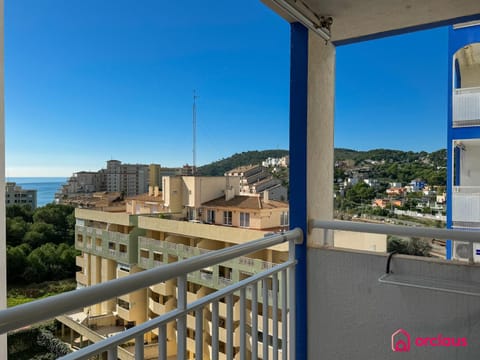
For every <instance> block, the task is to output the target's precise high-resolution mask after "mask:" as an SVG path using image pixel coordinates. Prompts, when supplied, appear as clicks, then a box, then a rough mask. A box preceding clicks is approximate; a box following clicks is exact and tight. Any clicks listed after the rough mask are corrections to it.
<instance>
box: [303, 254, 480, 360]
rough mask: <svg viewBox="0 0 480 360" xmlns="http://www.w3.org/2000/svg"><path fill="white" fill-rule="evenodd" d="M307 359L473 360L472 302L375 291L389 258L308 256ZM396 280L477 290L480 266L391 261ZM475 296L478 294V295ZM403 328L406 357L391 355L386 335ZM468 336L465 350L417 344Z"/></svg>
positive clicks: (479, 328)
mask: <svg viewBox="0 0 480 360" xmlns="http://www.w3.org/2000/svg"><path fill="white" fill-rule="evenodd" d="M307 256H308V274H309V276H308V294H309V295H308V296H309V298H308V314H307V316H308V326H309V331H308V344H309V345H308V355H309V359H323V360H330V359H332V360H333V359H335V360H336V359H400V358H401V359H425V360H428V359H435V360H437V359H478V356H479V354H480V342H479V341H478V339H479V338H480V317H479V314H480V301H479V298H478V297H474V296H465V295H457V294H452V293H445V292H439V291H432V290H424V289H416V288H409V287H401V286H394V285H386V284H380V283H379V282H378V278H379V277H380V276H381V275H382V274H383V273H384V272H385V265H386V259H387V257H386V256H385V255H380V254H374V253H357V252H350V251H342V250H336V249H335V250H334V249H320V248H317V249H314V248H309V249H308V255H307ZM392 270H393V271H394V272H395V273H396V274H406V275H412V276H414V277H431V278H435V279H461V280H463V281H475V282H478V283H480V267H478V266H467V265H459V264H455V263H447V262H445V261H442V260H437V261H435V260H425V258H410V257H404V256H398V257H394V259H393V261H392ZM479 289H480V288H479ZM400 328H402V329H405V330H406V331H408V332H409V333H410V335H411V337H412V347H411V351H410V352H408V353H395V352H393V351H392V350H391V335H392V333H394V332H395V331H396V330H398V329H400ZM439 334H442V335H443V336H444V337H455V338H459V337H466V338H467V344H468V345H467V346H466V347H444V346H437V347H432V346H424V347H417V346H416V345H415V344H414V343H413V342H414V339H416V338H417V337H422V338H425V337H437V336H438V335H439Z"/></svg>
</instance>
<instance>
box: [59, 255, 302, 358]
mask: <svg viewBox="0 0 480 360" xmlns="http://www.w3.org/2000/svg"><path fill="white" fill-rule="evenodd" d="M295 263H296V260H287V261H286V262H284V263H282V264H279V265H276V266H275V267H273V268H271V269H269V270H266V271H263V272H261V273H259V274H256V275H252V276H251V277H249V278H247V279H244V280H241V281H238V282H236V283H235V284H233V285H230V286H228V287H225V288H223V289H220V290H217V291H215V292H214V293H211V294H208V295H205V296H204V297H202V298H201V299H197V300H195V301H193V302H191V303H189V304H188V305H187V306H186V308H185V309H183V310H179V309H173V310H171V311H169V312H167V313H165V314H162V315H159V316H157V317H156V318H154V319H151V320H148V321H146V322H144V323H142V324H139V325H137V326H135V327H133V328H131V329H128V330H125V331H122V332H121V333H120V334H117V335H115V336H113V337H109V338H106V339H104V340H102V341H100V342H97V343H95V344H92V345H90V346H88V347H86V348H83V349H80V350H78V351H76V352H75V353H71V354H69V355H66V356H64V357H62V359H65V360H69V359H76V360H79V359H80V360H81V359H90V358H91V356H92V355H95V354H98V353H99V352H102V351H105V350H108V349H109V348H111V347H112V346H117V345H121V344H123V343H125V342H127V341H128V340H130V339H133V338H135V337H136V336H137V335H141V334H145V333H146V332H148V331H151V330H153V329H156V328H158V327H159V326H161V325H162V324H167V323H169V322H171V321H173V320H175V319H177V318H179V317H181V316H186V315H187V314H188V313H190V312H192V311H195V310H197V309H201V308H203V307H205V306H206V305H208V304H210V303H212V302H214V301H219V300H220V299H222V298H224V297H225V296H227V295H230V294H233V293H235V292H236V291H238V290H240V289H241V288H244V287H247V286H250V285H254V284H255V283H257V282H258V281H259V280H262V279H265V278H267V277H269V276H271V275H272V274H277V273H279V272H280V271H282V270H285V269H287V268H289V267H291V266H292V265H295Z"/></svg>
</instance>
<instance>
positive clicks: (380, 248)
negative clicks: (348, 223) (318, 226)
mask: <svg viewBox="0 0 480 360" xmlns="http://www.w3.org/2000/svg"><path fill="white" fill-rule="evenodd" d="M333 242H334V244H335V247H340V248H345V249H355V250H367V251H377V252H386V251H387V235H385V234H367V233H359V232H352V231H340V230H335V231H334V233H333Z"/></svg>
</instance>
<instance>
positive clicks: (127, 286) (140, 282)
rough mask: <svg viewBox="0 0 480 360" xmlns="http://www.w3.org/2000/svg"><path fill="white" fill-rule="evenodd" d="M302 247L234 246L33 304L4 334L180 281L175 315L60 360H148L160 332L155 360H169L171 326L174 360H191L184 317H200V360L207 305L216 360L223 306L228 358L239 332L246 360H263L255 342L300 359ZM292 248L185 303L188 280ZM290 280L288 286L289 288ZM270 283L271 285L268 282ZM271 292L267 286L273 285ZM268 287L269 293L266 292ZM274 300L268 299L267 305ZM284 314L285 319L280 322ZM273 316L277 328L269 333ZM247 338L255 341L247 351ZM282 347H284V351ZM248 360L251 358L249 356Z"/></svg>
mask: <svg viewBox="0 0 480 360" xmlns="http://www.w3.org/2000/svg"><path fill="white" fill-rule="evenodd" d="M302 241H303V234H302V231H301V230H300V229H294V230H291V231H288V232H285V233H283V234H276V235H272V236H268V237H265V238H262V239H259V240H255V241H250V242H248V243H244V244H239V245H235V246H232V247H229V248H225V249H221V250H218V251H212V252H208V253H205V254H202V255H199V256H195V257H192V258H189V259H186V260H183V261H179V262H176V263H172V264H166V265H163V266H160V267H158V268H154V269H151V270H146V271H143V272H140V273H135V274H131V275H129V276H125V277H122V278H119V279H116V280H111V281H108V282H106V283H102V284H97V285H93V286H90V287H86V288H82V289H79V290H75V291H72V292H68V293H64V294H60V295H57V296H53V297H49V298H46V299H42V300H37V301H34V302H31V303H28V304H24V305H19V306H16V307H13V308H9V309H6V310H3V311H0V333H5V332H8V331H11V330H15V329H18V328H21V327H24V326H27V325H30V324H33V323H37V322H39V321H43V320H47V319H51V318H54V317H56V316H59V315H62V314H64V313H68V312H71V311H74V310H76V309H80V308H84V307H87V306H90V305H94V304H97V303H100V302H102V301H106V300H110V299H112V298H115V297H119V296H121V295H124V294H128V293H131V292H133V291H136V290H140V289H143V288H147V287H149V286H153V285H155V284H159V283H161V282H164V281H167V280H170V279H174V278H176V279H177V287H178V296H177V308H176V309H175V310H173V311H170V312H168V313H166V314H163V315H160V316H158V317H156V318H154V319H152V320H149V321H147V322H145V323H142V324H140V325H137V326H135V327H133V328H131V329H128V330H125V331H123V332H122V333H120V334H117V335H115V336H112V337H109V338H106V339H105V340H102V341H100V342H98V343H95V344H92V345H89V346H87V347H85V348H82V349H80V350H78V351H75V352H73V353H71V354H69V355H66V356H64V357H63V358H62V359H65V360H67V359H68V360H71V359H90V358H91V357H92V356H95V355H98V354H103V353H105V352H107V354H108V359H117V355H118V348H117V347H118V346H120V345H122V344H125V343H126V342H127V341H131V340H133V341H134V342H135V358H136V359H143V358H144V335H145V334H146V333H148V332H150V331H152V330H158V358H159V359H166V358H167V338H166V336H167V324H169V323H173V322H176V329H177V359H186V356H187V314H188V313H192V312H193V313H195V354H197V355H196V358H197V359H200V358H202V355H200V354H203V350H204V349H203V347H204V345H205V344H204V339H203V327H204V324H203V320H204V318H203V315H202V314H203V311H204V310H205V309H207V308H208V307H209V306H210V305H211V308H212V313H211V322H212V330H213V331H212V334H211V344H208V346H209V347H210V346H211V349H212V353H211V358H212V359H218V358H219V332H218V327H219V312H218V309H219V302H220V300H222V299H224V300H225V303H226V308H227V311H226V312H227V314H226V330H227V342H226V347H225V351H226V358H227V359H233V357H234V355H235V356H236V354H234V346H233V334H234V325H235V326H239V328H240V347H239V348H238V349H237V350H238V352H239V354H238V355H239V356H240V358H241V359H246V358H247V357H249V358H252V359H257V358H258V342H260V343H261V344H262V345H263V346H262V348H263V359H267V358H268V354H269V352H270V351H273V359H278V358H279V353H280V352H281V356H282V359H293V358H294V354H295V331H294V329H295V264H296V260H295V244H300V243H302ZM283 242H289V258H288V261H286V262H284V263H281V264H278V265H275V266H273V267H271V268H270V269H267V270H265V271H262V272H260V273H258V274H255V275H253V276H251V277H249V278H247V279H244V280H241V281H239V282H237V283H234V284H231V285H228V286H227V287H225V288H223V289H221V290H218V291H216V292H213V293H211V294H209V295H206V296H204V297H203V298H201V299H199V300H196V301H193V302H192V303H187V275H188V274H189V273H191V272H194V271H199V270H200V269H203V268H206V267H210V266H213V265H217V264H220V263H222V262H225V261H228V260H231V259H234V258H236V257H239V256H242V255H246V254H249V253H252V252H256V251H259V250H262V249H266V248H269V247H271V246H274V245H277V244H280V243H283ZM287 278H288V286H287ZM269 279H271V280H270V281H269ZM269 284H270V285H269ZM269 286H270V287H271V289H270V288H269ZM259 288H260V291H262V292H263V299H265V300H264V301H263V304H262V314H261V315H262V316H263V328H262V332H261V334H260V335H262V336H261V339H259V327H258V316H259V315H260V314H259V313H258V311H259V301H258V298H259V294H258V293H259ZM247 289H248V292H249V297H248V298H249V299H250V300H249V301H250V302H251V303H250V309H251V312H252V318H251V323H250V324H248V323H247V311H250V310H248V309H247V305H246V303H247V299H248V298H247ZM269 295H270V297H269ZM236 297H238V298H239V301H240V319H239V322H238V321H235V323H234V317H233V306H234V299H235V298H236ZM279 311H280V314H279ZM269 314H271V320H272V324H273V328H272V330H271V332H269V329H268V320H269ZM280 322H281V326H282V328H281V330H282V332H281V334H282V339H281V341H280V340H279V328H278V325H279V323H280ZM247 336H249V337H250V340H251V341H250V342H249V344H248V345H249V346H248V347H247ZM279 344H280V345H281V347H280V346H279ZM247 353H248V355H247Z"/></svg>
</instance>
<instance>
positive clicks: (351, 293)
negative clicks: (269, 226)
mask: <svg viewBox="0 0 480 360" xmlns="http://www.w3.org/2000/svg"><path fill="white" fill-rule="evenodd" d="M264 2H265V3H266V4H267V5H268V6H270V7H272V8H273V9H274V10H275V11H276V12H277V13H279V14H280V15H281V16H283V17H284V18H285V20H286V21H289V22H290V23H292V25H291V46H292V53H291V101H290V124H291V127H290V172H291V174H295V176H292V179H291V185H290V186H291V188H290V194H291V196H290V226H291V228H292V229H294V230H291V231H290V232H287V233H285V234H283V235H275V236H271V237H266V238H263V239H260V240H257V241H251V242H247V243H245V244H239V245H236V246H234V247H231V248H228V249H222V250H218V251H211V252H208V253H205V254H201V255H198V256H194V257H192V258H189V259H186V260H183V261H180V262H178V263H175V264H167V265H164V266H159V267H158V268H154V269H151V270H147V271H144V272H142V273H138V274H134V275H131V276H126V277H124V278H121V279H118V280H115V281H112V282H108V283H104V284H100V285H95V286H92V287H88V288H83V289H79V290H76V291H74V292H72V293H67V294H62V295H59V296H56V297H52V298H47V299H44V300H40V301H37V302H34V303H30V304H26V305H22V306H18V307H15V308H11V309H8V310H3V311H1V312H0V332H1V333H5V332H7V331H10V330H13V329H16V328H19V327H22V326H26V325H28V324H30V323H34V322H37V321H40V320H43V319H48V318H52V317H55V316H60V315H61V314H63V313H66V312H69V311H73V310H75V309H79V308H82V307H85V306H87V305H89V304H94V303H98V302H100V301H103V300H107V299H111V298H114V297H119V296H121V295H122V294H126V293H129V292H132V291H134V290H137V289H141V288H146V287H149V286H154V285H155V284H159V283H161V282H164V281H168V280H170V279H173V278H176V279H177V284H178V291H179V301H178V303H177V308H176V309H175V310H173V311H171V312H168V313H166V314H164V315H161V316H159V317H156V318H154V319H152V320H150V321H148V322H146V323H144V324H141V325H138V326H136V327H133V328H131V329H129V330H126V331H123V332H122V333H120V334H118V335H116V336H113V337H110V338H108V339H104V340H102V341H100V342H98V343H95V344H93V345H90V346H88V347H86V348H83V349H82V350H79V351H77V352H75V353H72V354H70V355H68V356H66V357H65V359H87V358H90V357H91V356H92V355H94V354H98V353H107V354H108V358H109V359H117V357H118V355H119V353H120V351H118V346H119V345H121V344H124V343H130V344H131V343H132V342H133V343H134V353H135V357H136V358H137V359H143V358H144V351H145V349H144V334H145V333H147V332H149V331H151V330H154V329H155V330H157V331H158V357H159V358H160V359H165V358H167V355H168V354H169V349H170V348H171V345H172V344H174V345H175V354H176V356H177V358H178V359H185V358H186V357H187V355H188V354H187V353H186V350H185V349H186V341H187V340H186V339H187V337H186V332H187V319H190V320H192V315H193V316H194V320H195V337H196V342H195V354H196V356H195V358H198V359H200V358H202V357H203V358H205V359H206V358H212V359H217V358H222V356H221V355H219V353H224V354H225V358H227V359H233V358H240V359H246V358H252V359H256V358H263V359H267V358H270V357H271V358H273V359H277V358H280V357H281V358H282V359H287V358H290V359H307V358H309V359H318V358H321V359H354V358H355V359H389V358H393V356H394V352H393V351H392V345H393V344H391V337H392V334H394V333H395V332H396V330H397V329H406V330H407V331H408V332H409V333H410V334H412V335H414V336H415V337H416V338H417V341H415V342H414V343H412V346H411V349H410V353H409V354H408V355H407V354H405V356H409V355H410V356H412V357H413V358H422V359H452V358H458V359H467V358H472V359H473V358H477V357H478V353H479V352H480V344H479V343H478V341H476V339H478V338H479V337H480V327H479V326H478V318H477V316H478V313H479V311H480V303H479V302H478V296H479V295H480V269H479V268H478V266H476V265H475V264H473V261H474V259H473V252H472V251H470V254H472V255H471V256H469V257H468V258H469V259H468V261H466V262H464V263H461V262H447V261H444V260H438V259H428V258H415V257H408V256H401V255H395V256H393V257H389V256H387V254H378V253H373V252H359V251H351V250H346V249H339V248H335V247H334V246H333V244H334V239H333V236H332V234H333V230H334V229H339V230H348V231H361V232H366V233H383V234H400V235H409V236H428V237H435V238H439V239H455V240H459V241H463V242H465V243H466V244H468V246H470V249H473V243H474V242H475V241H478V239H479V235H478V233H476V232H462V231H458V230H455V231H454V230H439V229H436V230H435V229H417V228H415V229H413V228H404V227H393V226H384V225H377V226H373V225H369V226H366V225H358V224H352V223H342V222H333V221H332V219H333V202H332V199H333V193H332V186H331V184H332V183H333V168H334V166H333V119H334V115H333V109H334V85H335V78H334V74H335V47H336V46H341V45H343V44H348V43H353V42H356V41H361V40H366V39H372V38H377V37H384V36H388V35H391V34H398V33H404V32H409V31H413V30H417V29H421V28H430V27H434V26H438V25H446V24H454V23H458V22H462V21H470V20H475V19H479V18H480V3H479V2H475V1H467V0H461V1H453V0H435V1H434V0H425V1H421V2H405V1H394V2H390V1H389V2H386V1H381V0H357V1H353V0H346V1H343V2H338V1H330V0H304V1H295V2H294V1H288V0H264ZM2 5H3V4H2ZM321 15H327V16H332V17H333V24H332V25H331V27H330V26H329V21H328V19H322V17H321ZM297 21H300V22H297ZM2 23H3V21H2ZM2 59H3V57H2ZM2 89H3V86H2ZM2 99H3V97H2ZM2 105H3V103H2ZM2 121H3V119H2ZM3 156H4V149H3V147H2V160H3ZM319 159H321V161H320V160H319ZM2 168H3V167H2ZM0 178H2V179H4V174H2V176H1V177H0ZM0 185H2V186H3V185H4V184H0ZM0 203H1V204H4V199H0ZM2 206H3V205H2ZM3 211H4V210H3ZM3 215H4V214H2V218H3ZM127 225H128V224H127ZM192 225H193V224H192ZM2 226H3V227H4V225H2ZM3 233H4V232H3ZM4 236H5V235H2V237H4ZM87 236H89V235H88V234H85V237H84V238H83V240H82V241H83V242H84V244H85V246H88V245H89V243H88V242H86V240H87V239H86V237H87ZM119 241H120V240H119ZM282 242H289V245H290V251H289V254H290V258H289V260H288V261H286V262H284V263H282V264H278V265H276V266H274V267H272V268H270V269H266V270H264V271H262V272H261V273H259V274H257V275H255V276H252V277H250V278H247V279H243V280H240V281H238V282H233V283H231V284H228V286H226V287H224V288H222V289H220V290H217V291H216V292H213V293H211V294H208V295H206V296H204V297H203V298H202V299H198V300H193V302H188V301H187V289H186V288H185V283H186V279H187V275H188V274H189V273H192V272H195V271H199V270H200V269H203V268H206V267H210V266H213V265H215V264H219V263H221V262H224V261H228V260H231V259H235V258H237V257H240V256H244V255H247V254H248V253H251V252H254V251H258V250H260V249H263V248H266V247H269V246H273V245H276V244H279V243H282ZM0 244H1V245H0V246H1V248H0V254H1V256H2V257H3V258H2V259H1V261H0V263H2V264H5V259H4V256H5V247H4V246H5V245H4V244H5V241H4V238H3V239H2V241H1V242H0ZM91 246H92V247H95V246H96V244H95V242H93V243H92V244H91ZM102 248H103V244H102ZM92 249H93V248H92ZM92 251H93V250H92ZM102 251H104V250H102ZM135 254H136V252H135ZM385 269H387V270H385ZM0 271H2V273H1V276H2V278H5V273H4V271H5V270H4V268H2V269H1V270H0ZM287 279H288V281H289V283H288V286H287ZM2 283H3V284H4V283H5V281H2ZM269 283H271V284H272V286H271V287H272V288H271V289H270V286H269V285H268V284H269ZM269 291H271V292H270V293H269ZM259 293H261V296H262V297H263V298H269V299H271V300H270V302H269V303H268V304H266V303H264V304H262V306H263V307H262V306H260V307H259V306H253V307H251V308H252V314H251V316H250V315H249V314H248V313H247V311H245V309H246V308H247V306H246V304H247V303H250V304H257V301H258V298H259V296H260V294H259ZM235 299H238V302H239V304H240V305H239V307H238V309H239V314H238V319H239V320H237V317H236V316H235V315H236V312H237V311H236V309H237V307H236V306H235V305H234V304H235V303H236V301H235ZM2 301H3V299H2ZM219 304H225V311H224V314H223V315H224V318H225V321H226V322H227V331H226V333H225V334H221V335H219V333H218V332H216V331H215V329H217V327H215V326H214V324H216V323H218V322H219V321H220V319H219V317H220V316H219V307H220V305H219ZM221 306H222V307H223V305H221ZM266 306H272V308H273V309H277V310H278V311H272V312H271V313H269V312H268V308H267V307H266ZM207 308H208V309H209V310H210V311H211V318H209V319H207V320H206V321H204V320H205V317H204V316H203V313H204V311H205V310H206V309H207ZM234 309H235V311H234ZM222 311H223V310H222ZM234 313H235V314H234ZM259 315H261V316H262V317H261V318H260V316H259ZM265 315H268V316H265ZM258 319H261V321H262V324H261V325H260V324H259V323H258ZM205 322H209V324H208V325H206V324H205ZM169 323H176V332H175V333H176V336H175V337H174V338H173V339H174V340H173V341H171V340H172V339H170V337H169V336H168V334H167V324H169ZM279 324H281V329H280V326H279ZM190 326H192V324H190ZM206 326H211V329H212V335H211V338H210V337H208V336H206V335H204V333H203V329H204V328H205V327H206ZM237 327H239V329H240V331H239V332H238V331H236V329H237ZM270 329H271V330H270ZM260 330H261V331H260ZM189 331H190V330H189ZM439 334H443V335H442V336H445V337H448V338H456V339H458V338H460V339H466V341H465V344H466V345H467V346H445V345H444V346H434V347H432V346H433V342H431V345H432V346H429V344H428V341H427V343H424V342H422V341H420V345H418V339H419V338H420V339H425V338H427V337H429V338H432V337H435V336H439ZM234 335H235V339H234ZM259 335H261V338H260V336H259ZM219 336H222V337H223V338H224V340H225V341H224V342H220V341H219ZM237 336H239V337H240V338H239V339H237ZM282 336H284V337H285V338H283V337H282ZM204 337H208V339H207V342H208V345H207V346H205V341H204V340H205V339H204ZM280 337H282V340H283V341H279V338H280ZM258 340H260V341H261V343H262V346H257V341H258ZM1 341H2V342H3V343H1V344H0V352H1V351H6V345H5V341H6V339H5V337H3V339H2V340H1ZM234 343H235V344H237V343H238V344H239V352H235V351H234ZM425 344H426V345H425ZM190 355H192V354H190ZM202 355H203V356H202ZM395 355H396V354H395ZM0 357H1V358H6V355H5V356H4V354H2V353H0Z"/></svg>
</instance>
